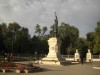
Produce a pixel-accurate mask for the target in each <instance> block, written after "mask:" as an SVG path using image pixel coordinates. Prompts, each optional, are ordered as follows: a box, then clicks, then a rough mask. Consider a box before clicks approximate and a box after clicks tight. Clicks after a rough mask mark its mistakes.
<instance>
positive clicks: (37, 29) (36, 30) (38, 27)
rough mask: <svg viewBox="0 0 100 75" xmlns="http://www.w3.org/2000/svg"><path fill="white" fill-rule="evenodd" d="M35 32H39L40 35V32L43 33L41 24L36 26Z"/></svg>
mask: <svg viewBox="0 0 100 75" xmlns="http://www.w3.org/2000/svg"><path fill="white" fill-rule="evenodd" d="M35 33H37V34H38V36H39V37H40V34H41V28H40V25H39V24H37V25H36V26H35Z"/></svg>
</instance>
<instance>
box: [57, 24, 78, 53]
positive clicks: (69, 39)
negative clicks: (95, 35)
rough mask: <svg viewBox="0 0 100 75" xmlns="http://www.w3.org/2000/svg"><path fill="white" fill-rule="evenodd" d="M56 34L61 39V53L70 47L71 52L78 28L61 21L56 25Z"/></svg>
mask: <svg viewBox="0 0 100 75" xmlns="http://www.w3.org/2000/svg"><path fill="white" fill-rule="evenodd" d="M58 36H59V37H60V38H61V40H62V45H61V50H62V51H61V53H62V54H65V53H66V49H67V48H70V50H71V52H73V49H72V48H75V42H76V40H77V39H78V37H79V30H78V29H77V28H75V27H74V26H70V25H69V24H65V23H61V26H59V27H58Z"/></svg>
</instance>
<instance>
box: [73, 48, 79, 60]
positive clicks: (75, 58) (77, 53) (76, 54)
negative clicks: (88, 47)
mask: <svg viewBox="0 0 100 75" xmlns="http://www.w3.org/2000/svg"><path fill="white" fill-rule="evenodd" d="M79 59H80V54H79V52H78V50H77V49H76V53H75V57H74V60H75V61H79Z"/></svg>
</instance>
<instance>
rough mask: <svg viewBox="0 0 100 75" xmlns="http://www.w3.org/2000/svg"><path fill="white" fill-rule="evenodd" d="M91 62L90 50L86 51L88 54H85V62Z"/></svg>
mask: <svg viewBox="0 0 100 75" xmlns="http://www.w3.org/2000/svg"><path fill="white" fill-rule="evenodd" d="M91 61H92V54H91V52H90V49H88V53H87V54H86V62H91Z"/></svg>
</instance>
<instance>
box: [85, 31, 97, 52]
mask: <svg viewBox="0 0 100 75" xmlns="http://www.w3.org/2000/svg"><path fill="white" fill-rule="evenodd" d="M86 36H87V38H86V39H87V43H88V48H89V49H91V52H92V53H93V48H94V43H95V32H89V33H87V34H86Z"/></svg>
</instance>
